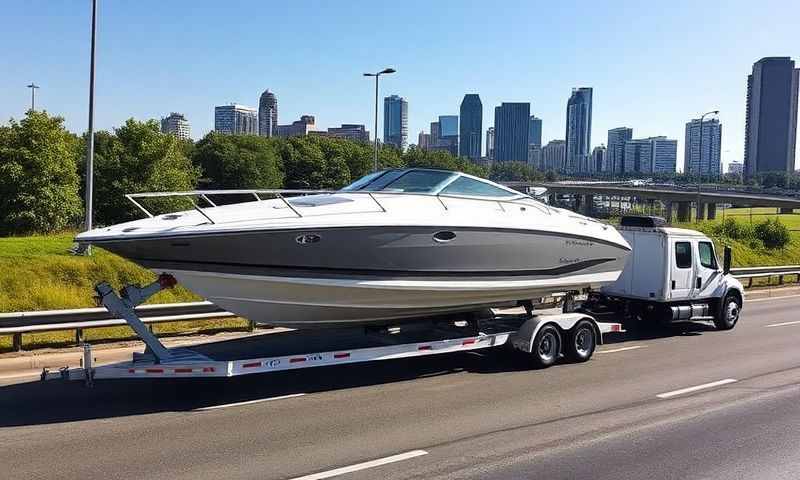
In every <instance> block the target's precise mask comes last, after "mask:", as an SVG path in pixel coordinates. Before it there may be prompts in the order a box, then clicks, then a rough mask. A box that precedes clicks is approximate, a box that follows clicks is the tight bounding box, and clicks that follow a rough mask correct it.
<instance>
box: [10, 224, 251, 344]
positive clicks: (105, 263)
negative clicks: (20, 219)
mask: <svg viewBox="0 0 800 480" xmlns="http://www.w3.org/2000/svg"><path fill="white" fill-rule="evenodd" d="M72 237H73V235H72V234H61V235H48V236H32V237H9V238H0V312H15V311H31V310H54V309H65V308H85V307H94V306H96V305H95V301H94V298H93V296H94V285H95V284H96V283H98V282H100V281H103V280H105V281H107V282H109V283H111V285H113V286H114V287H115V288H119V287H121V286H123V285H125V284H129V283H139V284H142V285H144V284H147V283H149V282H151V281H153V280H154V279H155V278H156V277H155V275H154V274H153V273H152V272H150V271H148V270H145V269H143V268H141V267H139V266H137V265H135V264H133V263H131V262H128V261H126V260H124V259H122V258H120V257H118V256H116V255H113V254H111V253H108V252H106V251H103V250H101V249H98V248H95V249H94V250H93V252H92V253H93V254H92V255H91V256H89V257H85V256H74V255H72V254H70V253H69V248H70V247H71V246H72ZM197 300H201V299H200V298H199V297H197V296H196V295H194V294H193V293H191V292H189V291H188V290H186V289H185V288H182V287H180V286H178V287H176V288H174V289H170V290H164V291H162V292H159V293H158V294H156V295H154V296H153V297H152V298H151V299H150V300H149V301H148V302H147V303H172V302H189V301H197ZM246 326H247V322H246V321H244V320H241V319H226V320H208V321H201V322H176V323H166V324H158V325H153V329H154V331H155V332H156V333H162V334H166V333H174V332H183V333H187V332H190V331H208V330H220V329H232V328H244V327H246ZM84 338H86V339H87V340H99V339H104V340H109V339H114V340H116V339H126V338H133V332H132V331H131V330H130V328H128V327H109V328H97V329H90V330H86V332H85V336H84ZM23 340H24V345H25V348H30V347H31V346H37V345H45V344H46V345H64V344H70V343H72V342H73V341H74V332H72V331H64V332H47V333H37V334H26V335H24V338H23ZM10 348H11V338H10V337H9V336H0V351H4V350H8V349H10Z"/></svg>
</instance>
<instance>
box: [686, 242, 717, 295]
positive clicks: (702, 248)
mask: <svg viewBox="0 0 800 480" xmlns="http://www.w3.org/2000/svg"><path fill="white" fill-rule="evenodd" d="M695 261H696V264H697V269H696V273H695V278H694V281H695V284H694V292H693V294H692V296H693V297H698V298H702V297H707V296H709V295H711V293H712V292H714V289H715V288H716V284H717V283H719V281H720V280H721V275H720V272H719V266H718V264H717V256H716V255H715V254H714V245H713V244H712V243H711V242H709V241H705V240H699V241H698V242H697V257H695Z"/></svg>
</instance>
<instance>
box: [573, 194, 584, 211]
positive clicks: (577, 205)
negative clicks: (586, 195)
mask: <svg viewBox="0 0 800 480" xmlns="http://www.w3.org/2000/svg"><path fill="white" fill-rule="evenodd" d="M581 200H583V195H579V194H577V193H576V194H573V195H572V204H573V208H574V211H576V212H580V211H582V210H581V209H582V205H581Z"/></svg>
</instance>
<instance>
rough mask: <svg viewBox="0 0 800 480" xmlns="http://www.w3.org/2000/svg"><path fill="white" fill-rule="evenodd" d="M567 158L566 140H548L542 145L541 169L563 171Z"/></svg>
mask: <svg viewBox="0 0 800 480" xmlns="http://www.w3.org/2000/svg"><path fill="white" fill-rule="evenodd" d="M566 158H567V142H565V141H564V140H550V142H549V143H548V144H547V145H545V146H544V147H542V170H553V171H556V172H563V171H564V164H565V162H566Z"/></svg>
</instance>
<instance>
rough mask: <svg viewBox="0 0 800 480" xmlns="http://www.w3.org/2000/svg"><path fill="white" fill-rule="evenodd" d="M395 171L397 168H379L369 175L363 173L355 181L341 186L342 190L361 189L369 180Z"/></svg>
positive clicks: (371, 180)
mask: <svg viewBox="0 0 800 480" xmlns="http://www.w3.org/2000/svg"><path fill="white" fill-rule="evenodd" d="M392 171H397V170H381V171H379V172H372V173H370V174H369V175H364V176H363V177H361V178H359V179H358V180H356V181H355V182H353V183H351V184H350V185H348V186H346V187H344V188H342V190H344V191H353V190H361V189H362V188H364V187H365V186H367V185H368V184H370V183H371V182H373V181H375V180H376V179H378V178H380V177H381V176H383V175H384V174H386V173H389V172H392Z"/></svg>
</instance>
